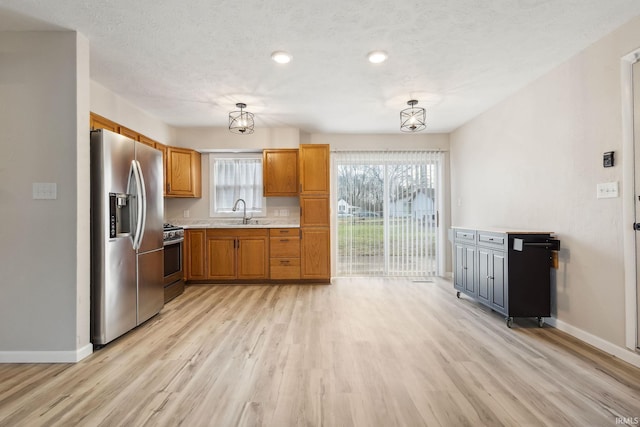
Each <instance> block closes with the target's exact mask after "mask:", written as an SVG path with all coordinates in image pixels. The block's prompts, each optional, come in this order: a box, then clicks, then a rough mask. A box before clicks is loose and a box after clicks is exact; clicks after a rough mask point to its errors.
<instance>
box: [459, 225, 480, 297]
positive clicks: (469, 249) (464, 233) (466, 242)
mask: <svg viewBox="0 0 640 427" xmlns="http://www.w3.org/2000/svg"><path fill="white" fill-rule="evenodd" d="M454 236H455V242H454V248H455V252H456V256H455V274H454V282H453V285H454V287H455V288H456V289H458V290H460V291H461V292H464V293H466V294H468V295H476V294H477V292H478V291H477V286H476V283H477V278H476V246H475V240H476V235H475V232H474V231H470V230H459V231H458V232H457V233H454Z"/></svg>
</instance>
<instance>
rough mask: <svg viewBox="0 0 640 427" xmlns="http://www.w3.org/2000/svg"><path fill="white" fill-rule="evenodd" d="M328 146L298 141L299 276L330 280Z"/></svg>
mask: <svg viewBox="0 0 640 427" xmlns="http://www.w3.org/2000/svg"><path fill="white" fill-rule="evenodd" d="M329 153H330V150H329V145H328V144H301V145H300V152H299V161H300V168H299V173H300V237H301V242H300V258H301V261H300V264H301V265H300V277H301V278H302V279H316V280H322V281H325V280H326V281H328V280H330V279H331V244H330V241H331V240H330V235H331V231H330V228H329V189H330V187H329V173H330V164H329Z"/></svg>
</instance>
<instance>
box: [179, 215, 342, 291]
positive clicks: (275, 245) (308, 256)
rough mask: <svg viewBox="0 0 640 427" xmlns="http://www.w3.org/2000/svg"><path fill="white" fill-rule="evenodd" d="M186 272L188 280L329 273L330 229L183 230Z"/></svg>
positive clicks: (314, 276)
mask: <svg viewBox="0 0 640 427" xmlns="http://www.w3.org/2000/svg"><path fill="white" fill-rule="evenodd" d="M185 258H186V259H185V261H184V265H185V270H186V271H185V275H186V278H187V280H192V281H207V280H211V281H214V282H218V281H225V280H229V281H236V280H238V281H255V280H274V281H278V280H300V279H305V280H313V281H322V282H325V281H329V280H330V279H331V250H330V229H329V228H328V227H306V228H274V229H271V230H269V229H264V228H261V229H255V228H253V229H252V228H211V229H187V230H185Z"/></svg>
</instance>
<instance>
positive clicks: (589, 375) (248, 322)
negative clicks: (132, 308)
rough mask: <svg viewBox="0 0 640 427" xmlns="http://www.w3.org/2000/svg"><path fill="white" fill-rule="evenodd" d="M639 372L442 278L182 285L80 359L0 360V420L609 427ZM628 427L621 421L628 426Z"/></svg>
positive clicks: (629, 407) (637, 403)
mask: <svg viewBox="0 0 640 427" xmlns="http://www.w3.org/2000/svg"><path fill="white" fill-rule="evenodd" d="M616 417H640V370H639V369H636V368H634V367H632V366H630V365H628V364H625V363H624V362H621V361H619V360H617V359H615V358H612V357H610V356H607V355H605V354H603V353H601V352H599V351H597V350H595V349H593V348H591V347H589V346H587V345H585V344H583V343H581V342H579V341H577V340H575V339H573V338H571V337H569V336H567V335H566V334H564V333H562V332H560V331H557V330H555V329H553V328H550V327H544V328H542V329H539V328H538V327H537V326H536V325H535V322H534V321H533V320H526V319H524V320H516V324H515V325H514V328H513V329H507V328H506V326H505V322H504V320H503V319H502V317H501V316H499V315H497V314H495V313H492V312H490V311H488V310H486V309H485V308H483V307H481V306H480V305H478V304H476V303H474V302H473V301H472V300H470V299H467V298H465V297H463V298H462V299H460V300H458V299H457V298H456V297H455V292H454V290H453V287H452V285H451V283H450V282H449V281H445V280H442V279H437V280H436V282H435V283H414V282H411V281H410V280H396V279H393V280H391V279H336V280H334V284H333V285H330V286H329V285H317V286H315V285H314V286H311V285H302V286H293V285H290V286H208V285H199V286H189V287H187V290H186V292H185V294H184V295H182V296H181V297H179V298H177V299H176V300H174V301H172V302H170V303H169V304H167V305H166V306H165V308H164V309H163V311H162V312H161V313H160V314H159V315H158V316H156V317H155V318H153V319H151V320H150V321H149V322H147V323H145V324H144V325H142V326H141V327H139V328H137V329H136V330H134V331H132V332H131V333H129V334H127V335H126V336H124V337H122V338H120V339H118V340H117V341H115V342H113V343H111V344H109V345H108V346H106V347H104V348H103V349H101V350H99V351H96V352H95V353H94V354H93V355H91V356H90V357H88V358H87V359H85V360H83V361H82V362H80V363H77V364H69V365H67V364H60V365H8V364H7V365H0V425H1V426H40V425H61V426H73V425H83V426H85V425H86V426H99V425H104V426H111V425H122V426H139V425H150V426H156V425H160V426H163V425H166V426H176V425H183V426H254V425H267V426H278V427H280V426H367V427H368V426H384V427H387V426H422V425H426V426H481V425H489V426H501V425H505V426H547V425H548V426H615V425H619V424H616ZM631 421H633V420H631Z"/></svg>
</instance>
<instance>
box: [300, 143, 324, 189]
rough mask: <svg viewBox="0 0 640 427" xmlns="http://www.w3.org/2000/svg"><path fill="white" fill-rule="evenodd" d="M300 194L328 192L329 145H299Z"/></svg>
mask: <svg viewBox="0 0 640 427" xmlns="http://www.w3.org/2000/svg"><path fill="white" fill-rule="evenodd" d="M299 157H300V194H301V195H304V194H323V195H328V194H329V145H328V144H301V145H300V152H299Z"/></svg>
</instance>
